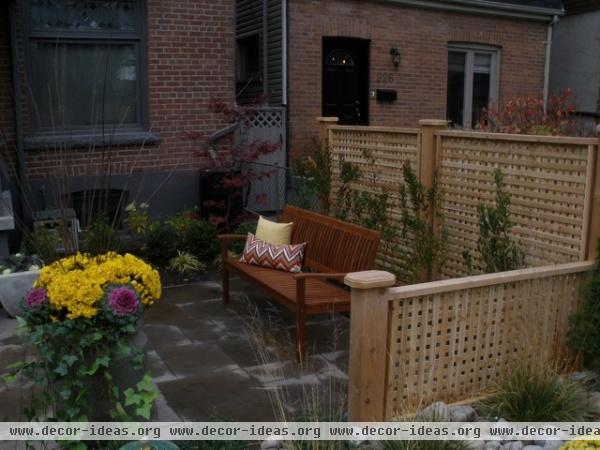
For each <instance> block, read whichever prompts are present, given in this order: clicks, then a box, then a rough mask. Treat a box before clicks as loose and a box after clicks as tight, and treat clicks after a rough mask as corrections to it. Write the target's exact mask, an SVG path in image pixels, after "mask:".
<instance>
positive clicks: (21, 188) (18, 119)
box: [8, 1, 28, 221]
mask: <svg viewBox="0 0 600 450" xmlns="http://www.w3.org/2000/svg"><path fill="white" fill-rule="evenodd" d="M8 8H9V14H8V21H9V26H10V49H11V66H12V82H13V95H14V101H15V133H16V136H15V139H16V143H17V176H18V178H19V182H18V183H17V189H18V193H19V204H20V206H21V214H23V215H24V216H25V217H24V218H25V219H26V221H27V219H28V217H27V216H28V214H27V208H26V205H27V201H26V198H25V196H26V189H25V187H26V183H27V179H26V173H27V170H26V161H25V150H24V144H23V120H22V111H21V89H20V78H19V64H18V63H19V59H18V55H17V25H16V12H15V8H16V2H14V1H11V2H9V4H8Z"/></svg>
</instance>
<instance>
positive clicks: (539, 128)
mask: <svg viewBox="0 0 600 450" xmlns="http://www.w3.org/2000/svg"><path fill="white" fill-rule="evenodd" d="M574 112H575V104H574V98H573V92H572V91H571V89H567V90H566V91H565V92H563V93H562V94H557V95H552V96H550V97H549V98H548V108H547V111H546V114H544V99H543V97H542V96H531V95H530V96H515V97H511V98H510V99H508V100H507V101H505V102H504V103H503V104H501V105H499V106H498V105H493V104H492V105H490V106H489V108H483V110H482V114H481V116H480V117H481V118H480V120H479V129H480V130H481V131H488V132H492V133H511V134H537V135H546V136H558V135H563V136H572V135H577V134H579V133H578V130H577V127H576V126H575V123H574V122H573V118H572V116H573V113H574Z"/></svg>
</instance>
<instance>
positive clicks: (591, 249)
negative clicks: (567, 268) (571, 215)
mask: <svg viewBox="0 0 600 450" xmlns="http://www.w3.org/2000/svg"><path fill="white" fill-rule="evenodd" d="M596 132H597V135H598V145H596V146H595V148H594V147H592V151H595V152H596V154H595V158H592V159H593V160H594V159H595V165H594V169H593V170H594V175H593V177H592V179H593V180H594V181H593V184H592V186H593V187H592V191H591V195H592V202H591V205H590V207H591V208H590V216H589V217H590V219H589V220H590V222H589V228H588V239H587V259H588V260H589V259H594V258H596V250H597V245H598V239H600V125H598V126H597V128H596Z"/></svg>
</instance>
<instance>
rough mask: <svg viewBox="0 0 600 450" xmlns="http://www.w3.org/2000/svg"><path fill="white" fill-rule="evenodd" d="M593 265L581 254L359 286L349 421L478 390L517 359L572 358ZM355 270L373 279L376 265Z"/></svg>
mask: <svg viewBox="0 0 600 450" xmlns="http://www.w3.org/2000/svg"><path fill="white" fill-rule="evenodd" d="M592 267H593V262H576V263H568V264H563V265H553V266H544V267H537V268H531V269H522V270H517V271H512V272H503V273H497V274H487V275H478V276H472V277H465V278H461V279H452V280H441V281H435V282H430V283H421V284H415V285H409V286H402V287H392V288H388V289H385V290H383V289H381V286H380V287H379V288H376V289H360V287H358V288H357V287H356V286H357V285H356V284H354V285H353V289H352V312H353V314H352V316H351V338H350V342H351V349H350V390H349V407H350V418H351V420H390V419H393V418H395V417H399V416H401V415H403V414H406V413H409V412H414V411H415V410H416V408H417V407H419V406H420V407H423V406H426V405H428V404H430V403H431V402H433V401H446V402H454V401H459V400H465V399H472V398H474V397H479V396H480V395H482V394H485V393H486V389H488V388H489V387H490V385H491V384H492V383H493V382H494V381H495V380H497V379H498V376H499V375H500V374H502V373H503V372H505V371H506V370H509V369H510V368H511V366H513V365H514V364H515V362H516V361H517V360H519V361H523V359H530V360H535V361H551V360H555V359H557V358H558V359H560V360H562V361H564V360H565V359H564V358H561V357H563V356H564V355H565V354H566V345H565V343H566V342H565V341H566V335H567V330H568V326H569V316H570V315H571V313H572V312H573V311H574V309H575V308H576V305H577V304H578V302H579V300H580V296H581V287H582V284H583V282H584V280H586V277H587V275H588V273H589V271H590V270H591V268H592ZM376 274H377V273H376ZM379 274H380V275H378V276H379V278H380V279H381V274H386V272H379ZM388 275H391V274H388ZM355 276H359V277H360V276H362V277H363V278H364V280H365V281H366V282H365V283H364V284H365V286H368V283H369V279H370V274H369V273H368V272H363V273H359V274H350V275H348V277H347V280H348V279H351V278H353V277H355ZM392 279H393V277H392ZM392 283H393V281H392ZM348 284H350V285H352V283H350V282H348ZM379 285H381V283H379ZM357 311H358V312H360V314H359V316H358V317H357V316H356V314H355V313H356V312H357ZM385 324H387V326H386V325H385Z"/></svg>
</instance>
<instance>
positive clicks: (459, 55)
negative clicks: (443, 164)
mask: <svg viewBox="0 0 600 450" xmlns="http://www.w3.org/2000/svg"><path fill="white" fill-rule="evenodd" d="M499 67H500V52H499V50H497V49H494V48H489V47H483V46H470V45H469V46H462V45H452V46H449V47H448V94H447V100H446V118H447V119H448V120H450V121H451V122H452V125H454V126H459V127H463V128H472V127H474V126H475V125H476V124H477V123H478V122H479V117H480V114H481V110H482V108H485V107H487V106H488V105H489V103H490V102H494V101H496V100H497V99H498V73H499Z"/></svg>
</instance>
